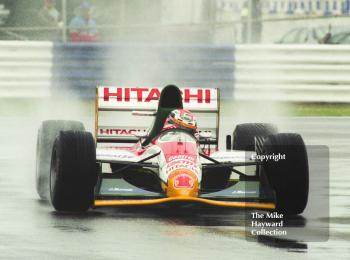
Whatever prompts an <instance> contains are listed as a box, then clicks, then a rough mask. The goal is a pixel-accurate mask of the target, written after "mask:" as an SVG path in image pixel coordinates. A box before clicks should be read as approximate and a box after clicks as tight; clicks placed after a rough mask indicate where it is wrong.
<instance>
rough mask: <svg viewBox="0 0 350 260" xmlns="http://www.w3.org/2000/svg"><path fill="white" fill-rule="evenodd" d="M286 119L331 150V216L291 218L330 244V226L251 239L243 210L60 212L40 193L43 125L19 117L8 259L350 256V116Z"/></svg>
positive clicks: (6, 127)
mask: <svg viewBox="0 0 350 260" xmlns="http://www.w3.org/2000/svg"><path fill="white" fill-rule="evenodd" d="M224 122H226V121H224ZM282 122H283V126H282V127H281V128H282V130H288V131H296V132H300V133H301V134H302V135H303V137H304V139H305V142H306V143H307V144H309V145H327V146H329V148H330V156H331V161H330V219H328V218H327V217H317V218H313V217H312V216H309V215H307V214H306V216H302V217H299V218H297V219H294V220H292V221H289V222H288V221H287V220H286V222H287V225H290V226H297V227H302V228H303V229H304V231H305V233H311V234H313V238H314V240H317V238H319V240H323V239H324V236H323V235H320V237H318V234H319V233H318V231H319V230H318V227H319V225H322V224H323V225H325V224H327V223H328V221H329V223H330V224H329V227H330V237H329V240H328V241H323V242H303V241H296V240H300V237H292V238H288V239H274V238H271V237H256V238H254V239H253V241H249V242H248V241H247V240H246V234H245V227H244V219H245V218H244V217H245V213H244V211H240V210H235V211H230V212H228V211H218V210H209V209H204V210H200V209H182V210H177V209H149V208H146V209H145V208H144V209H123V210H121V209H112V208H110V209H98V210H94V211H90V212H88V213H87V214H62V213H57V212H55V211H54V210H53V209H52V207H51V206H50V205H49V204H48V203H44V202H41V201H40V200H39V199H38V196H37V195H36V192H35V185H34V173H35V172H34V168H35V142H36V131H37V126H38V125H39V121H33V119H32V118H31V117H13V116H11V117H1V118H0V129H1V130H0V144H1V149H0V258H4V259H18V258H20V259H62V258H64V259H67V258H68V259H77V258H81V259H162V258H166V259H276V258H280V259H282V258H283V259H295V258H296V257H297V258H298V259H304V258H305V259H326V258H330V257H332V258H333V259H350V246H349V245H350V243H349V241H350V210H349V209H350V191H349V190H350V189H349V187H350V177H349V176H350V175H349V172H348V169H349V168H350V151H349V147H350V131H349V129H350V118H284V119H282ZM225 127H228V125H227V124H225V123H224V125H223V128H225ZM326 215H327V214H326ZM288 223H289V224H288ZM326 226H327V225H326ZM315 238H316V239H315Z"/></svg>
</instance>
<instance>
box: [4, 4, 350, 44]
mask: <svg viewBox="0 0 350 260" xmlns="http://www.w3.org/2000/svg"><path fill="white" fill-rule="evenodd" d="M349 14H350V1H349V0H143V1H140V0H128V1H126V0H114V1H111V0H99V1H97V0H91V1H89V2H87V1H82V0H30V1H28V0H1V1H0V26H1V27H0V33H1V34H0V39H1V40H34V41H35V40H48V41H62V42H67V41H78V40H79V38H77V37H75V38H74V36H72V32H74V31H79V30H80V29H81V27H85V30H87V31H89V32H90V33H91V35H95V38H93V37H88V38H85V39H84V40H85V41H102V42H110V41H112V42H116V41H131V40H142V41H149V42H156V41H158V40H159V37H164V38H162V41H164V40H166V36H167V35H170V36H174V34H176V35H177V36H178V37H180V38H177V39H178V40H181V42H200V43H220V44H222V43H226V44H237V43H344V44H346V43H349V42H350V40H349V37H350V36H349V34H350V31H349V28H347V27H348V18H349ZM74 27H75V28H74ZM183 34H186V35H185V36H186V37H181V35H183ZM189 34H190V35H191V36H189ZM170 38H171V39H173V37H170ZM80 40H82V39H80Z"/></svg>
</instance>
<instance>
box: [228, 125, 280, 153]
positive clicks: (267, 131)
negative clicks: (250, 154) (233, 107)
mask: <svg viewBox="0 0 350 260" xmlns="http://www.w3.org/2000/svg"><path fill="white" fill-rule="evenodd" d="M277 133H278V130H277V127H276V126H275V125H273V124H263V123H248V124H239V125H237V126H236V128H235V130H234V131H233V143H232V149H233V150H243V151H254V144H255V141H254V137H256V136H259V137H264V138H266V137H267V136H269V135H273V134H277Z"/></svg>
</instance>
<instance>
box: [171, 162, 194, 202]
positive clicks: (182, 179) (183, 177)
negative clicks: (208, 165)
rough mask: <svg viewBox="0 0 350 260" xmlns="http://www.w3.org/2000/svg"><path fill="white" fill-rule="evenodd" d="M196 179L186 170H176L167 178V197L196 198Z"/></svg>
mask: <svg viewBox="0 0 350 260" xmlns="http://www.w3.org/2000/svg"><path fill="white" fill-rule="evenodd" d="M198 186H199V185H198V178H197V176H196V174H195V173H193V172H192V171H190V170H187V169H178V170H175V171H173V172H172V173H170V175H169V177H168V187H167V196H168V197H198V189H199V187H198Z"/></svg>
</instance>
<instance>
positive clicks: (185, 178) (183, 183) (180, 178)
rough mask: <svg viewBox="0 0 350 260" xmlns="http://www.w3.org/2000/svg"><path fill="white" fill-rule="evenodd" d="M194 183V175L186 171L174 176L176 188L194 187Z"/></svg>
mask: <svg viewBox="0 0 350 260" xmlns="http://www.w3.org/2000/svg"><path fill="white" fill-rule="evenodd" d="M193 185H194V179H193V178H192V176H190V175H188V174H186V173H180V174H178V175H176V176H175V178H174V188H176V189H180V188H188V189H190V188H193Z"/></svg>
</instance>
